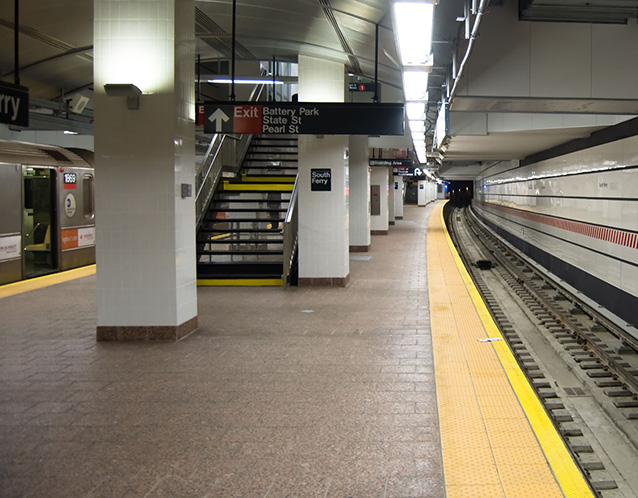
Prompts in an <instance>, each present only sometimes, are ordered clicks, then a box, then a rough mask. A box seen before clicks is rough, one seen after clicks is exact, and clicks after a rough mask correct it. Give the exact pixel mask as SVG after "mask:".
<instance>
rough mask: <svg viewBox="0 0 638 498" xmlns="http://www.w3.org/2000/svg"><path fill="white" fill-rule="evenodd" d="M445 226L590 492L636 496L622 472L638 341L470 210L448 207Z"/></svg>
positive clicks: (633, 429)
mask: <svg viewBox="0 0 638 498" xmlns="http://www.w3.org/2000/svg"><path fill="white" fill-rule="evenodd" d="M446 222H447V224H448V228H449V230H450V234H451V236H452V240H453V242H454V244H455V246H456V248H457V250H458V252H459V254H460V256H461V259H462V260H463V262H464V264H465V266H466V268H467V269H468V271H469V273H470V275H471V276H472V278H473V280H474V282H475V285H476V287H477V288H478V290H479V292H480V293H481V295H482V297H483V299H484V301H485V303H486V304H487V306H488V308H489V309H490V312H491V314H492V316H493V318H494V320H495V322H496V324H497V325H498V326H499V328H500V330H501V332H502V334H503V336H504V337H505V339H506V340H507V341H508V343H509V345H510V348H511V349H512V351H513V353H514V354H515V356H516V358H517V360H518V362H519V364H520V365H521V368H522V369H523V371H524V372H525V373H526V375H527V376H528V378H529V379H530V382H531V384H532V386H533V387H534V389H535V390H536V393H537V395H538V397H539V399H540V400H541V401H542V402H543V403H544V406H545V408H546V410H547V412H548V414H549V415H550V417H551V418H552V420H553V421H554V423H555V425H556V426H557V428H558V430H559V431H560V433H561V434H562V436H563V438H564V440H565V442H566V443H567V445H568V447H569V448H570V450H571V451H572V453H573V454H574V455H575V456H576V461H577V462H578V463H579V465H580V466H581V468H582V469H583V472H584V474H585V475H586V476H587V477H588V478H589V481H590V485H591V487H592V489H593V490H594V491H595V492H596V493H597V494H598V495H599V496H602V497H604V498H617V497H628V496H638V477H636V478H634V477H632V476H630V475H628V474H630V473H632V471H631V469H634V470H633V474H635V468H636V465H638V451H637V450H636V448H638V355H637V354H636V352H637V351H638V340H637V339H636V337H634V336H633V335H632V334H631V333H629V332H628V330H625V329H624V328H623V327H620V326H619V325H617V324H616V323H614V322H612V321H611V320H610V319H609V318H608V317H606V316H604V315H603V314H602V313H600V312H599V311H600V310H598V309H596V307H595V305H592V303H589V304H588V303H587V302H585V300H584V299H581V297H580V296H579V295H578V293H577V292H576V291H573V290H570V289H568V288H567V287H565V286H561V285H560V282H559V281H557V280H556V279H555V278H552V277H551V276H550V275H548V274H547V273H546V272H545V271H544V270H543V269H542V268H541V267H538V266H537V265H536V264H535V263H533V262H532V261H529V260H528V259H527V258H525V257H524V256H523V255H521V254H520V253H519V252H518V251H517V250H516V249H514V248H513V247H511V246H510V245H509V244H507V243H506V242H504V241H503V240H502V239H500V238H499V237H498V236H497V235H495V234H494V233H493V232H491V231H490V230H489V229H488V228H487V227H486V226H485V225H483V224H482V223H480V221H479V220H478V219H477V218H476V217H475V216H474V214H473V213H471V211H470V210H469V209H458V208H456V209H454V210H447V209H446ZM603 426H604V429H603ZM619 446H620V447H619Z"/></svg>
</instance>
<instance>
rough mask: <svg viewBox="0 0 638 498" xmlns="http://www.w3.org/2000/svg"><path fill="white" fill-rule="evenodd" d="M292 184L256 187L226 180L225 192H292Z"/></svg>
mask: <svg viewBox="0 0 638 498" xmlns="http://www.w3.org/2000/svg"><path fill="white" fill-rule="evenodd" d="M292 187H293V184H292V183H258V184H254V185H250V184H245V183H231V182H230V181H228V180H226V181H224V183H223V186H222V188H223V191H224V192H291V191H292Z"/></svg>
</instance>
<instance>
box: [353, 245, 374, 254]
mask: <svg viewBox="0 0 638 498" xmlns="http://www.w3.org/2000/svg"><path fill="white" fill-rule="evenodd" d="M369 250H370V245H369V244H368V245H367V246H350V252H368V251H369Z"/></svg>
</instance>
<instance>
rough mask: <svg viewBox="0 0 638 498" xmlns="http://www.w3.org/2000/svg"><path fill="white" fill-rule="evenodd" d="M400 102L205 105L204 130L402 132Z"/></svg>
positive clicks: (248, 131)
mask: <svg viewBox="0 0 638 498" xmlns="http://www.w3.org/2000/svg"><path fill="white" fill-rule="evenodd" d="M404 112H405V111H404V107H403V104H355V103H347V104H346V103H344V104H342V103H311V102H299V103H293V102H272V103H261V104H255V103H251V102H246V103H235V104H219V103H209V104H206V105H205V119H204V132H205V133H238V134H242V133H249V134H254V135H258V134H261V135H296V134H299V135H403V132H404Z"/></svg>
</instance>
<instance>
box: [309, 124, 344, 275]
mask: <svg viewBox="0 0 638 498" xmlns="http://www.w3.org/2000/svg"><path fill="white" fill-rule="evenodd" d="M348 164H349V162H348V137H347V136H341V135H326V136H324V137H323V138H317V137H315V136H309V135H302V136H300V137H299V180H298V181H299V183H298V186H299V277H300V278H320V277H322V278H344V277H346V276H347V275H348V274H349V273H350V259H349V247H350V236H349V234H350V227H349V207H348V197H349V196H348V195H347V192H348V188H349V185H348ZM313 168H321V169H325V168H329V169H330V170H331V174H332V178H331V191H330V192H312V191H311V190H310V174H311V173H310V172H311V169H313Z"/></svg>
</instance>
